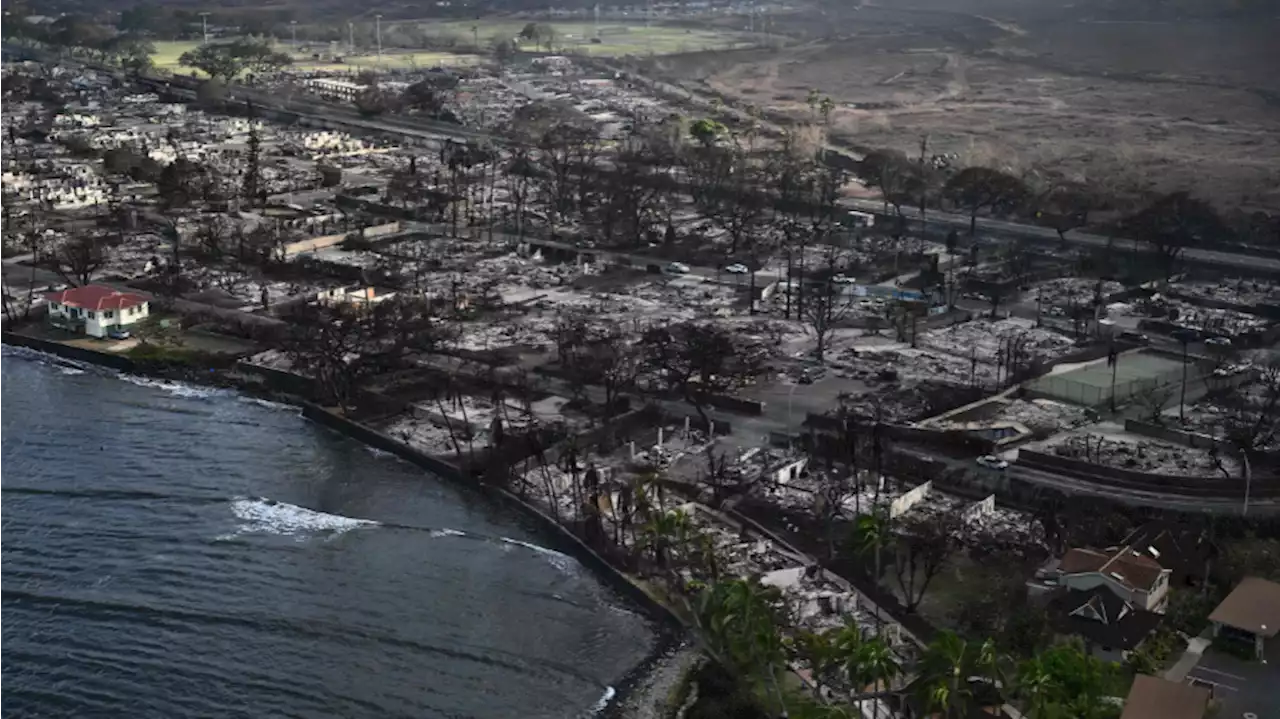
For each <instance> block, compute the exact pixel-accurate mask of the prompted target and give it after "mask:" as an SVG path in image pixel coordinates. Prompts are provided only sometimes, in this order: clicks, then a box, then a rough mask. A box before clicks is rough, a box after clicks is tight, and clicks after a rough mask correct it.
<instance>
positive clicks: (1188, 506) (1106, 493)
mask: <svg viewBox="0 0 1280 719" xmlns="http://www.w3.org/2000/svg"><path fill="white" fill-rule="evenodd" d="M1005 472H1006V473H1007V474H1008V478H1009V479H1010V480H1011V481H1016V482H1024V483H1027V484H1032V485H1036V486H1039V487H1045V488H1048V489H1056V490H1059V491H1062V492H1064V493H1067V494H1085V495H1089V496H1093V497H1102V498H1105V499H1110V500H1113V501H1116V502H1120V503H1122V504H1128V505H1132V506H1138V507H1156V508H1160V509H1169V510H1174V511H1178V512H1188V513H1195V514H1200V513H1205V512H1208V513H1211V514H1239V513H1242V512H1243V511H1244V494H1243V492H1242V493H1241V494H1240V496H1236V497H1214V496H1210V495H1206V496H1196V495H1193V494H1192V493H1181V494H1180V493H1178V492H1171V491H1158V490H1156V489H1154V488H1153V489H1150V490H1148V489H1140V488H1137V487H1131V486H1127V485H1119V484H1114V483H1111V482H1110V481H1109V480H1107V479H1106V478H1102V477H1099V478H1098V479H1099V481H1097V482H1091V481H1089V480H1086V479H1080V478H1077V477H1070V476H1067V475H1062V474H1057V473H1055V472H1046V471H1044V470H1040V469H1032V468H1030V467H1024V466H1021V465H1018V464H1017V463H1014V464H1011V465H1010V466H1009V468H1008V469H1007V470H1005ZM1189 489H1191V488H1189ZM1192 491H1194V490H1192ZM1278 513H1280V500H1276V499H1251V500H1250V501H1249V514H1251V515H1252V514H1260V515H1272V514H1278Z"/></svg>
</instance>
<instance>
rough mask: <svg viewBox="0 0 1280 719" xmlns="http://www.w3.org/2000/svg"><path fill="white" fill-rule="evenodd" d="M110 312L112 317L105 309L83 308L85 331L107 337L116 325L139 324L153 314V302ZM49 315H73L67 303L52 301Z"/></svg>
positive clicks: (91, 335) (80, 315) (81, 313)
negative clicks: (107, 314)
mask: <svg viewBox="0 0 1280 719" xmlns="http://www.w3.org/2000/svg"><path fill="white" fill-rule="evenodd" d="M130 310H132V311H130ZM110 312H111V317H107V316H106V312H105V311H100V310H85V309H81V310H80V313H79V317H80V319H83V320H84V333H85V334H87V335H89V336H90V337H106V336H107V332H108V331H110V329H111V328H112V327H115V326H116V325H120V326H122V327H127V326H129V325H132V324H137V323H138V322H141V321H142V320H144V319H146V318H147V317H148V316H149V315H150V314H151V303H149V302H144V303H142V304H141V305H139V306H137V307H130V308H127V309H125V310H110ZM49 316H50V317H51V318H52V317H70V316H71V315H70V312H69V311H68V308H67V306H66V305H57V306H55V305H54V304H53V303H50V304H49Z"/></svg>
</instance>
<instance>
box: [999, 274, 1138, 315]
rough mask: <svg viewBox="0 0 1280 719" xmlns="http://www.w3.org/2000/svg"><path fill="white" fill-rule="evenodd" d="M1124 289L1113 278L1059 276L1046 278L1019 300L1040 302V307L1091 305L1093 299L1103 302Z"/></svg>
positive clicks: (1062, 307) (1065, 307) (1032, 302)
mask: <svg viewBox="0 0 1280 719" xmlns="http://www.w3.org/2000/svg"><path fill="white" fill-rule="evenodd" d="M1123 290H1124V285H1122V284H1120V283H1119V282H1115V281H1113V280H1095V279H1089V278H1085V277H1061V278H1058V279H1053V280H1046V281H1045V282H1041V283H1039V284H1037V285H1035V286H1034V287H1032V288H1031V290H1030V291H1028V292H1025V293H1023V295H1022V298H1021V301H1022V302H1025V303H1028V304H1035V303H1036V302H1037V301H1038V302H1040V304H1041V306H1042V307H1046V308H1048V307H1058V308H1061V309H1064V310H1065V309H1067V308H1069V307H1088V306H1092V304H1093V302H1094V300H1095V299H1097V300H1101V301H1103V302H1105V301H1106V300H1107V298H1108V297H1110V296H1111V295H1114V294H1116V293H1117V292H1121V291H1123Z"/></svg>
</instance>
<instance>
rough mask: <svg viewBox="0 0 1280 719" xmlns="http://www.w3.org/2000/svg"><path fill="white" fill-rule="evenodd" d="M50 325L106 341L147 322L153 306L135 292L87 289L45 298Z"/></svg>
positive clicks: (64, 291) (97, 287) (88, 287)
mask: <svg viewBox="0 0 1280 719" xmlns="http://www.w3.org/2000/svg"><path fill="white" fill-rule="evenodd" d="M45 299H46V300H48V301H49V322H50V323H51V324H54V325H56V326H58V327H64V328H66V329H70V330H72V331H75V332H84V333H85V334H87V335H89V336H90V337H106V336H107V334H108V333H110V332H111V331H112V330H115V329H118V328H124V327H128V326H129V325H132V324H136V323H138V322H140V321H142V320H144V319H146V318H147V315H148V314H149V313H150V302H149V301H148V300H147V298H146V297H143V296H142V295H139V294H135V293H133V292H121V291H119V290H116V289H113V288H111V287H104V286H102V285H85V286H84V287H72V288H71V289H66V290H62V291H61V292H53V293H51V294H48V295H45Z"/></svg>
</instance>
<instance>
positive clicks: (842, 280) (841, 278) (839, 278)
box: [831, 275, 858, 285]
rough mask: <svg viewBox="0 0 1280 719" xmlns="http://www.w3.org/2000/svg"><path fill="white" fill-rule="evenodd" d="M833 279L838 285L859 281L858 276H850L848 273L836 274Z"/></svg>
mask: <svg viewBox="0 0 1280 719" xmlns="http://www.w3.org/2000/svg"><path fill="white" fill-rule="evenodd" d="M831 281H832V282H834V283H836V284H837V285H851V284H853V283H855V282H857V281H858V280H857V278H856V277H850V276H848V275H836V276H835V277H832V278H831Z"/></svg>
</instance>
